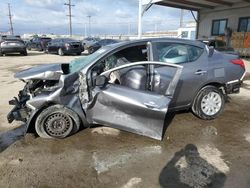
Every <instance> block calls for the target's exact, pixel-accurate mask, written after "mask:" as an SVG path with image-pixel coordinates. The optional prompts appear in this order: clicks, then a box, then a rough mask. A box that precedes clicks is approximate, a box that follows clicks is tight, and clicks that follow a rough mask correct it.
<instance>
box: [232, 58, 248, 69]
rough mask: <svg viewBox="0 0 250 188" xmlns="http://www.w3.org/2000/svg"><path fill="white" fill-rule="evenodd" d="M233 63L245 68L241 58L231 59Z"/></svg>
mask: <svg viewBox="0 0 250 188" xmlns="http://www.w3.org/2000/svg"><path fill="white" fill-rule="evenodd" d="M231 63H233V64H235V65H239V66H241V67H242V68H243V69H245V64H244V62H243V61H242V60H241V59H233V60H231Z"/></svg>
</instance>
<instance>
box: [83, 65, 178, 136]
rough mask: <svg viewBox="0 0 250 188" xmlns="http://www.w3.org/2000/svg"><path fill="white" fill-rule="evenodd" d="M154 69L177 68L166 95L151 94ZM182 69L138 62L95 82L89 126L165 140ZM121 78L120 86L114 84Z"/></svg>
mask: <svg viewBox="0 0 250 188" xmlns="http://www.w3.org/2000/svg"><path fill="white" fill-rule="evenodd" d="M150 65H158V66H163V67H166V68H167V67H173V68H175V69H176V72H175V74H174V76H173V78H172V80H171V82H170V83H169V86H168V88H167V89H166V91H165V93H163V94H159V93H157V92H153V91H150V90H148V88H147V86H148V83H147V82H148V81H150V80H151V79H150V78H148V76H150V74H148V69H149V67H152V66H150ZM181 71H182V66H180V65H172V64H168V63H161V62H150V61H145V62H135V63H129V64H125V65H122V66H119V67H116V68H113V69H110V70H108V71H106V72H103V73H102V74H100V75H99V76H98V77H97V78H96V79H95V87H93V88H92V89H91V91H90V92H91V95H92V96H93V99H92V101H91V102H90V103H89V106H88V108H87V111H86V115H87V119H88V122H92V123H94V124H101V125H106V126H110V127H114V128H117V129H121V130H125V131H129V132H133V133H136V134H140V135H144V136H148V137H151V138H155V139H158V140H160V139H162V135H163V128H164V120H165V115H166V113H167V111H168V106H169V104H170V102H171V99H172V97H173V94H174V91H175V87H176V85H177V83H178V80H179V77H180V75H181ZM114 77H117V78H118V80H119V82H114V80H115V79H114Z"/></svg>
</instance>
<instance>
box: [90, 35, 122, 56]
mask: <svg viewBox="0 0 250 188" xmlns="http://www.w3.org/2000/svg"><path fill="white" fill-rule="evenodd" d="M118 42H120V41H119V40H114V39H102V40H99V41H97V42H95V43H92V44H91V45H89V46H88V48H87V50H88V53H89V54H92V53H94V52H95V51H97V50H98V49H99V48H101V47H103V46H107V45H110V44H115V43H118Z"/></svg>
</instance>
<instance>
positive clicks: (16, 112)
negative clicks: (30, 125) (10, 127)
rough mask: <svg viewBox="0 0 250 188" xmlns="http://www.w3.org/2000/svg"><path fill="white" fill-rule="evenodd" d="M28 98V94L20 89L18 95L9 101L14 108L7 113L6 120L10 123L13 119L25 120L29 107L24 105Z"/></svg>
mask: <svg viewBox="0 0 250 188" xmlns="http://www.w3.org/2000/svg"><path fill="white" fill-rule="evenodd" d="M28 99H29V96H28V95H25V94H24V92H23V91H20V92H19V94H18V97H14V99H12V100H10V101H9V105H13V106H14V108H13V109H12V110H11V111H10V112H9V113H8V115H7V120H8V122H9V123H12V122H13V121H14V120H16V121H22V122H26V121H27V118H28V116H29V111H30V110H29V109H28V108H27V107H26V101H27V100H28Z"/></svg>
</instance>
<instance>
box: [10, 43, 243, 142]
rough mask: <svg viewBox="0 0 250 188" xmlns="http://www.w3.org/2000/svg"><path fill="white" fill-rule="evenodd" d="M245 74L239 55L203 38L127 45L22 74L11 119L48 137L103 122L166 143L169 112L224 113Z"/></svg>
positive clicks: (206, 116) (207, 116) (209, 116)
mask: <svg viewBox="0 0 250 188" xmlns="http://www.w3.org/2000/svg"><path fill="white" fill-rule="evenodd" d="M245 72H246V71H245V66H244V63H243V61H242V60H241V59H239V57H238V56H237V55H231V54H230V55H229V54H223V53H220V52H218V51H215V50H214V49H213V48H208V47H207V46H206V45H205V44H204V43H201V42H198V41H190V40H183V39H167V38H164V39H163V38H159V39H143V40H135V41H130V42H121V43H117V44H114V45H108V46H104V47H103V48H101V49H99V50H98V51H96V52H95V53H93V54H90V55H88V56H85V57H82V58H78V59H75V60H73V61H72V62H71V63H69V64H65V63H64V64H61V63H58V64H46V65H42V66H38V67H35V68H31V69H28V70H24V71H21V72H19V73H17V74H16V75H15V77H16V78H18V79H20V80H22V81H24V82H25V83H26V86H25V87H24V89H23V90H22V91H20V92H19V97H18V98H14V100H12V101H10V104H12V105H14V106H15V107H14V108H13V110H12V111H11V112H10V113H9V114H8V116H7V117H8V121H9V122H12V121H13V120H19V121H24V122H25V124H26V125H27V128H29V127H30V128H35V130H36V132H37V134H38V135H39V136H41V137H44V138H64V137H66V136H69V135H71V134H73V133H75V132H77V131H78V130H79V127H80V126H81V125H82V126H83V127H90V126H91V125H93V124H99V125H106V126H110V127H114V128H118V129H121V130H126V131H129V132H133V133H137V134H140V135H145V136H149V137H152V138H155V139H159V140H160V139H162V136H163V135H164V134H163V131H164V125H165V117H166V113H167V112H170V111H172V112H173V111H178V110H184V109H185V110H187V109H190V110H192V112H193V113H194V114H195V115H196V116H197V117H199V118H201V119H204V120H211V119H214V118H216V117H218V116H219V115H220V114H221V113H222V111H223V109H224V106H225V98H226V96H227V95H228V94H233V93H238V92H239V90H240V86H241V82H242V80H243V77H244V75H245ZM34 122H35V123H34ZM32 126H33V127H32Z"/></svg>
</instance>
